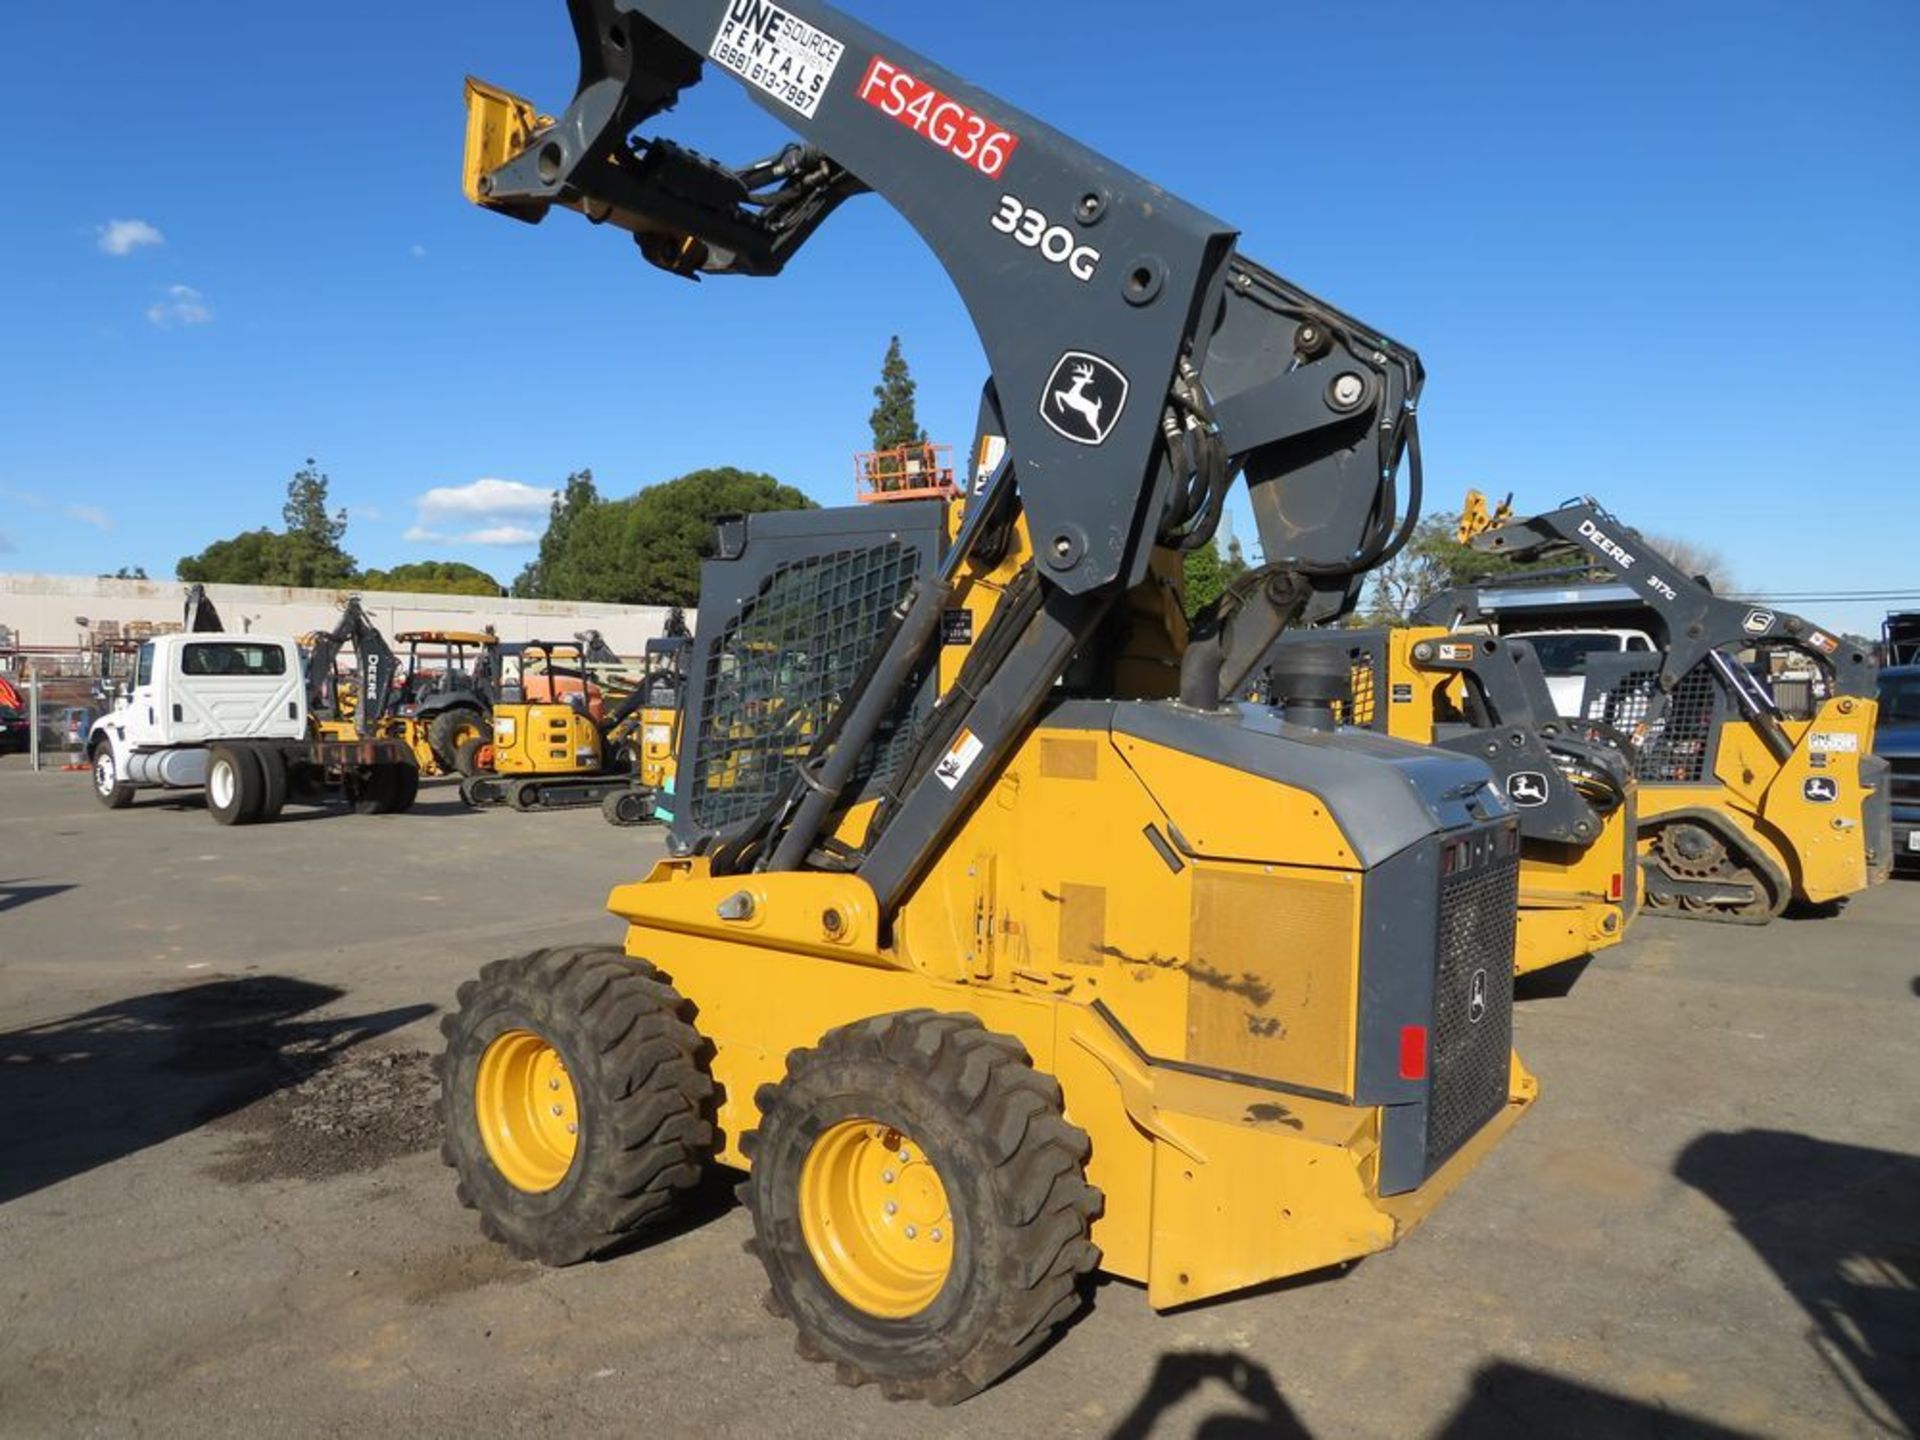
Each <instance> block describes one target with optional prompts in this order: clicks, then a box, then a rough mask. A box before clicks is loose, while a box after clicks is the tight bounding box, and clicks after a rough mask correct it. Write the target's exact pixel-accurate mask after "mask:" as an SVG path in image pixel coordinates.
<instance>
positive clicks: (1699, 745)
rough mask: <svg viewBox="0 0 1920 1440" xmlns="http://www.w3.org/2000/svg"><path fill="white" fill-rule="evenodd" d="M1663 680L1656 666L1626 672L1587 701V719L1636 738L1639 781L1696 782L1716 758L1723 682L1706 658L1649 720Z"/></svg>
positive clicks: (1635, 768) (1635, 772)
mask: <svg viewBox="0 0 1920 1440" xmlns="http://www.w3.org/2000/svg"><path fill="white" fill-rule="evenodd" d="M1656 664H1657V662H1656ZM1659 683H1660V679H1659V672H1658V670H1657V668H1655V669H1650V670H1648V671H1646V672H1644V673H1641V674H1635V675H1628V676H1625V677H1624V678H1622V679H1621V681H1620V682H1619V683H1618V684H1617V685H1615V686H1614V687H1613V688H1612V689H1610V690H1607V691H1604V692H1603V693H1601V694H1599V695H1595V696H1592V697H1591V698H1590V699H1589V700H1588V702H1587V719H1589V720H1598V721H1600V722H1601V723H1602V724H1605V725H1611V726H1612V727H1613V728H1614V729H1616V730H1618V731H1620V732H1621V733H1622V734H1624V735H1626V736H1628V737H1629V738H1630V739H1632V740H1633V741H1634V742H1635V745H1636V746H1637V752H1636V753H1637V757H1638V758H1637V761H1636V763H1635V766H1634V774H1635V776H1636V777H1637V778H1638V779H1640V780H1644V781H1654V782H1656V783H1657V782H1662V781H1664V782H1668V783H1679V784H1683V785H1690V784H1694V783H1696V782H1698V781H1699V780H1701V779H1702V778H1704V777H1705V776H1706V774H1707V773H1708V771H1709V769H1710V767H1711V763H1712V759H1713V757H1712V756H1711V755H1710V754H1709V753H1708V751H1709V750H1710V749H1711V748H1712V743H1713V721H1714V712H1715V707H1716V705H1717V704H1718V703H1719V684H1718V682H1717V681H1716V680H1715V678H1714V674H1713V667H1712V666H1711V665H1710V664H1708V663H1707V662H1705V661H1702V662H1701V663H1700V664H1698V665H1696V666H1694V667H1693V669H1691V670H1689V671H1688V672H1687V673H1686V674H1685V675H1682V676H1681V677H1680V683H1679V684H1678V685H1676V686H1674V689H1673V694H1672V695H1671V696H1669V697H1668V699H1667V706H1666V710H1665V712H1664V713H1663V714H1662V715H1661V716H1660V717H1659V718H1658V719H1657V720H1653V721H1649V720H1648V719H1647V712H1648V710H1649V708H1650V707H1651V705H1652V701H1653V696H1654V694H1655V692H1656V691H1657V690H1658V688H1659Z"/></svg>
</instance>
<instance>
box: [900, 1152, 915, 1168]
mask: <svg viewBox="0 0 1920 1440" xmlns="http://www.w3.org/2000/svg"><path fill="white" fill-rule="evenodd" d="M912 1158H913V1157H912V1156H910V1155H909V1154H907V1152H906V1151H904V1150H902V1151H901V1152H900V1163H901V1164H902V1165H904V1164H906V1163H907V1161H909V1160H910V1159H912Z"/></svg>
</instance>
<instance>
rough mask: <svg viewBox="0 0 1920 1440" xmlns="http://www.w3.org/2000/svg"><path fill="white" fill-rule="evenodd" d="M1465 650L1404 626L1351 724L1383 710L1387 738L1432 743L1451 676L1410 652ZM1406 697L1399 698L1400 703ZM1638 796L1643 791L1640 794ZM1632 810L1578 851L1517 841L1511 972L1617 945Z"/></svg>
mask: <svg viewBox="0 0 1920 1440" xmlns="http://www.w3.org/2000/svg"><path fill="white" fill-rule="evenodd" d="M1423 640H1424V641H1432V642H1434V643H1435V644H1447V643H1455V644H1468V645H1470V644H1472V643H1474V640H1473V638H1472V637H1466V638H1462V637H1453V638H1452V639H1451V640H1450V638H1449V633H1448V632H1447V631H1446V630H1444V629H1441V628H1439V627H1437V626H1407V627H1401V628H1396V629H1395V630H1393V631H1392V632H1390V636H1389V639H1388V642H1387V685H1386V687H1385V689H1386V693H1385V694H1381V695H1376V694H1373V693H1371V685H1370V684H1369V685H1368V687H1367V693H1364V694H1362V693H1361V691H1360V688H1359V687H1358V686H1356V690H1355V695H1354V710H1355V713H1354V715H1353V716H1352V717H1351V718H1352V722H1353V723H1355V724H1361V725H1366V724H1371V723H1372V721H1373V716H1374V711H1373V709H1372V707H1374V706H1377V705H1385V706H1386V715H1387V722H1386V725H1385V727H1384V729H1385V730H1386V733H1387V734H1389V735H1392V736H1393V737H1394V738H1395V739H1397V740H1411V741H1413V742H1414V743H1415V744H1419V745H1430V744H1432V743H1433V734H1434V710H1435V706H1436V704H1438V703H1440V702H1441V700H1442V699H1443V697H1447V698H1451V699H1452V700H1454V701H1455V702H1457V699H1458V689H1459V686H1460V685H1461V683H1462V682H1461V679H1460V677H1459V675H1458V673H1457V672H1454V671H1449V670H1434V669H1429V668H1427V667H1424V666H1422V665H1420V664H1418V663H1417V662H1416V661H1415V660H1414V658H1413V647H1414V646H1415V645H1417V644H1419V643H1420V642H1421V641H1423ZM1403 695H1404V696H1406V697H1407V698H1405V699H1401V698H1399V697H1400V696H1403ZM1641 793H1642V794H1643V795H1644V793H1645V792H1644V791H1642V792H1641ZM1634 830H1635V826H1634V811H1633V807H1632V806H1622V807H1620V808H1619V809H1617V810H1615V811H1614V812H1613V813H1612V814H1611V815H1609V816H1607V817H1606V819H1605V821H1604V822H1603V823H1602V826H1601V831H1600V834H1599V835H1598V836H1596V837H1595V838H1594V840H1593V842H1592V843H1591V844H1589V845H1587V846H1585V847H1574V846H1569V845H1558V844H1551V843H1543V842H1539V841H1532V840H1523V841H1522V842H1521V846H1520V916H1519V927H1518V930H1517V932H1516V936H1515V943H1514V952H1513V968H1514V973H1516V974H1519V975H1525V974H1528V973H1530V972H1532V971H1535V970H1544V969H1546V968H1547V967H1549V966H1552V965H1559V964H1563V963H1564V962H1566V961H1568V960H1577V959H1579V958H1580V957H1581V956H1583V955H1591V954H1593V953H1594V952H1595V951H1599V950H1604V949H1606V948H1607V947H1609V946H1611V945H1618V944H1619V943H1620V941H1621V940H1623V939H1624V938H1625V937H1626V933H1627V925H1628V922H1629V921H1630V920H1631V919H1632V916H1633V907H1632V906H1630V905H1629V904H1627V903H1626V900H1625V897H1626V895H1628V894H1629V893H1631V892H1632V877H1633V870H1634V866H1635V864H1636V858H1635V857H1636V841H1635V834H1634Z"/></svg>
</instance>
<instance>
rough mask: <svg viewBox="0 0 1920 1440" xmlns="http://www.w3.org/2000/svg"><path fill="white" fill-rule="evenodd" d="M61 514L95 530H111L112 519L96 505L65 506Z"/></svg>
mask: <svg viewBox="0 0 1920 1440" xmlns="http://www.w3.org/2000/svg"><path fill="white" fill-rule="evenodd" d="M61 513H62V514H64V515H65V516H66V517H67V518H68V519H69V520H78V521H79V522H80V523H81V524H82V525H91V526H93V528H94V529H96V530H111V529H112V528H113V517H112V516H111V515H109V514H107V512H106V511H104V510H102V509H101V508H100V507H99V506H98V505H67V506H64V507H62V511H61Z"/></svg>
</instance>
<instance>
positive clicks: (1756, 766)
mask: <svg viewBox="0 0 1920 1440" xmlns="http://www.w3.org/2000/svg"><path fill="white" fill-rule="evenodd" d="M1460 538H1461V540H1462V541H1463V542H1464V543H1470V544H1472V545H1473V547H1474V548H1475V549H1478V550H1482V551H1485V552H1487V553H1489V554H1496V555H1505V556H1509V557H1513V558H1528V559H1531V558H1540V557H1554V556H1565V557H1568V558H1570V559H1571V560H1573V561H1574V562H1575V565H1574V568H1573V570H1572V571H1571V572H1568V573H1560V572H1547V573H1546V574H1544V575H1534V576H1525V577H1516V578H1515V579H1513V580H1511V581H1503V582H1500V583H1489V584H1485V585H1469V586H1462V587H1460V588H1458V589H1455V590H1449V591H1446V592H1444V593H1442V594H1440V595H1437V596H1435V597H1433V598H1432V599H1430V600H1428V601H1427V602H1426V603H1425V604H1424V605H1423V606H1422V607H1421V609H1420V611H1419V613H1418V615H1417V616H1416V619H1417V620H1420V621H1424V622H1427V623H1430V624H1435V625H1439V626H1441V627H1442V628H1444V629H1446V630H1449V631H1463V632H1464V631H1483V632H1485V631H1492V632H1498V633H1501V634H1505V635H1509V636H1513V635H1519V636H1524V637H1526V643H1528V644H1530V645H1532V646H1533V647H1534V648H1535V649H1536V650H1538V649H1541V648H1542V647H1547V646H1551V645H1552V642H1553V641H1554V640H1555V639H1556V638H1557V637H1558V638H1565V639H1568V640H1579V639H1580V638H1581V637H1583V636H1587V637H1606V636H1608V635H1612V634H1617V633H1620V631H1621V629H1622V628H1623V627H1627V626H1632V627H1637V629H1638V630H1641V631H1644V633H1645V634H1647V635H1648V637H1649V642H1650V643H1646V644H1645V648H1627V647H1623V646H1618V645H1616V646H1611V647H1607V648H1598V647H1596V648H1593V649H1591V650H1589V651H1586V652H1585V653H1582V654H1581V655H1580V657H1579V660H1578V663H1577V665H1576V666H1575V667H1574V668H1573V669H1571V670H1570V671H1569V672H1568V673H1567V674H1566V675H1565V676H1562V677H1558V678H1560V679H1562V680H1564V681H1571V685H1572V689H1573V691H1574V693H1575V694H1576V695H1577V696H1578V699H1577V701H1575V702H1574V704H1573V705H1572V706H1571V707H1567V708H1571V709H1572V710H1573V711H1574V712H1575V713H1574V714H1573V715H1572V716H1571V717H1570V718H1571V721H1572V722H1573V723H1575V724H1583V725H1585V726H1587V727H1589V728H1590V729H1592V730H1594V731H1595V732H1596V733H1599V734H1602V735H1604V736H1606V737H1608V738H1609V739H1610V740H1611V743H1613V744H1614V745H1616V746H1617V747H1618V748H1619V749H1620V750H1621V752H1622V753H1623V754H1624V755H1625V756H1626V757H1627V758H1628V760H1629V761H1630V763H1631V764H1632V766H1633V769H1634V773H1635V776H1636V778H1637V780H1638V786H1639V794H1638V816H1637V822H1636V823H1637V832H1636V834H1637V841H1636V843H1637V845H1638V850H1639V856H1640V862H1641V870H1642V882H1643V889H1644V897H1645V898H1644V904H1645V908H1646V910H1647V912H1648V913H1649V914H1666V915H1675V916H1680V917H1684V918H1687V919H1695V920H1718V921H1723V922H1728V923H1733V924H1747V925H1753V924H1764V923H1766V922H1767V921H1769V920H1771V919H1772V918H1773V917H1774V916H1776V915H1778V914H1779V913H1780V912H1781V911H1782V910H1784V909H1785V908H1786V906H1787V905H1788V904H1789V903H1791V902H1794V901H1798V902H1801V903H1803V904H1811V905H1823V904H1829V903H1831V902H1833V901H1837V900H1841V899H1844V898H1845V897H1846V896H1848V895H1851V894H1854V893H1856V892H1858V891H1860V890H1863V889H1865V888H1866V887H1867V886H1868V885H1869V884H1871V883H1873V882H1874V881H1875V880H1876V879H1879V878H1883V877H1884V876H1885V874H1886V873H1887V872H1888V868H1889V863H1890V859H1891V854H1892V843H1893V838H1892V811H1891V807H1890V804H1889V799H1890V786H1889V780H1888V770H1887V765H1886V762H1885V761H1883V760H1880V759H1878V758H1876V757H1875V756H1874V755H1873V753H1872V752H1873V728H1874V719H1875V716H1876V714H1877V713H1878V704H1877V699H1876V688H1875V683H1874V682H1875V674H1876V671H1875V668H1874V665H1873V662H1872V658H1871V657H1870V656H1869V655H1868V654H1867V652H1866V651H1865V649H1863V648H1862V647H1861V646H1859V645H1856V644H1854V643H1853V642H1851V641H1849V640H1847V639H1846V638H1845V637H1843V636H1840V635H1837V634H1835V633H1833V632H1832V631H1830V630H1827V629H1825V628H1824V627H1822V626H1820V625H1817V624H1815V623H1814V622H1812V621H1810V620H1807V619H1804V618H1802V617H1801V616H1798V615H1794V614H1791V613H1789V612H1787V611H1785V610H1781V609H1778V608H1776V607H1774V606H1770V605H1764V604H1758V603H1751V602H1747V601H1736V600H1731V599H1727V598H1725V597H1722V596H1719V595H1715V594H1714V593H1713V592H1712V590H1711V589H1710V588H1709V587H1708V586H1707V585H1706V584H1705V583H1704V582H1702V581H1701V580H1700V579H1699V578H1697V577H1695V576H1690V575H1688V574H1687V573H1686V572H1685V571H1684V570H1683V569H1681V568H1680V567H1679V566H1677V565H1675V564H1674V563H1673V562H1672V561H1671V560H1669V559H1668V558H1667V557H1666V556H1664V555H1662V554H1660V553H1659V551H1658V550H1657V549H1656V548H1655V547H1654V546H1652V545H1650V544H1648V543H1647V541H1646V539H1645V537H1643V536H1642V535H1640V534H1639V532H1637V531H1635V530H1634V529H1632V528H1631V527H1629V526H1628V525H1626V524H1624V523H1623V522H1622V521H1621V520H1619V519H1618V518H1617V517H1616V516H1614V515H1612V514H1609V513H1608V512H1607V511H1606V510H1604V509H1602V508H1601V507H1600V506H1599V505H1598V504H1596V503H1595V502H1594V501H1592V500H1578V501H1573V502H1570V503H1568V504H1566V505H1563V506H1561V507H1560V508H1559V509H1557V510H1553V511H1550V512H1547V513H1544V514H1541V515H1538V516H1535V517H1533V518H1531V519H1521V518H1517V517H1515V516H1514V514H1513V511H1512V505H1511V501H1510V500H1509V501H1506V502H1503V503H1502V504H1501V505H1499V506H1498V507H1495V508H1493V509H1489V507H1488V506H1487V503H1486V497H1485V496H1483V495H1480V494H1479V493H1478V492H1474V493H1472V494H1470V495H1469V496H1468V500H1467V506H1466V509H1465V511H1464V513H1463V515H1462V519H1461V525H1460ZM1595 573H1598V574H1599V575H1601V576H1603V577H1605V578H1606V579H1607V581H1608V583H1606V584H1604V585H1597V586H1595V585H1585V584H1583V583H1582V582H1583V581H1585V580H1587V579H1589V578H1590V577H1591V576H1592V575H1593V574H1595ZM1596 626H1598V627H1599V628H1594V627H1596ZM1582 627H1586V628H1584V629H1583V628H1582ZM1630 633H1631V632H1630ZM1466 638H1467V637H1466V635H1465V634H1464V633H1463V634H1462V635H1461V636H1460V639H1461V640H1462V641H1464V640H1465V639H1466ZM1568 648H1571V647H1568Z"/></svg>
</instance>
